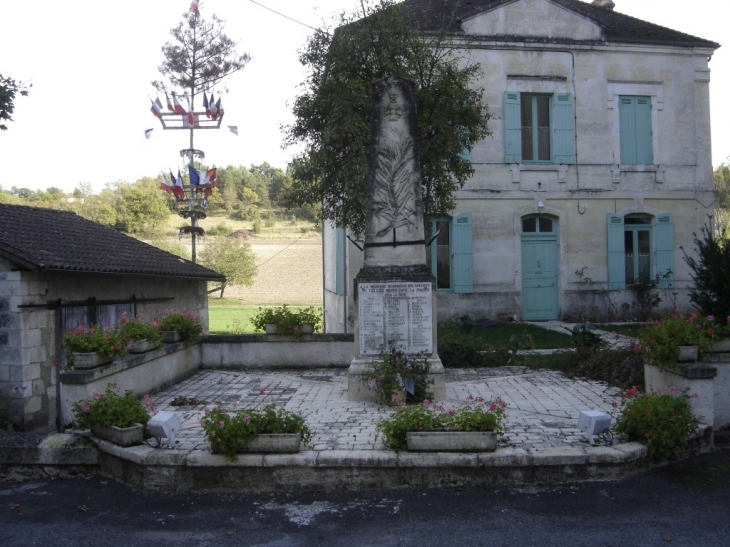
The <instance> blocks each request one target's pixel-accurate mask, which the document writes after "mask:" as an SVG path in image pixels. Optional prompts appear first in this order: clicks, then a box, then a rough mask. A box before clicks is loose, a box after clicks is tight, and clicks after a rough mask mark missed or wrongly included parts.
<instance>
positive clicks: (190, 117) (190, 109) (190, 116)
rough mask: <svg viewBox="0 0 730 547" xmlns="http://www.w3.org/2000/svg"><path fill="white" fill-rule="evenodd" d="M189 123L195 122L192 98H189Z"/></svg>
mask: <svg viewBox="0 0 730 547" xmlns="http://www.w3.org/2000/svg"><path fill="white" fill-rule="evenodd" d="M188 123H189V124H190V125H193V124H194V123H195V120H194V119H193V109H192V107H191V106H190V100H188Z"/></svg>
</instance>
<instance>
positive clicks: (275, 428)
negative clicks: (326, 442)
mask: <svg viewBox="0 0 730 547" xmlns="http://www.w3.org/2000/svg"><path fill="white" fill-rule="evenodd" d="M202 426H203V430H204V431H205V438H206V440H207V441H208V442H209V443H210V446H211V449H212V451H213V452H222V453H223V454H224V455H225V457H226V459H228V460H229V461H235V460H236V453H237V452H275V453H287V452H298V451H299V446H300V444H301V443H305V444H306V443H308V442H309V441H310V439H311V437H312V433H311V431H310V430H309V427H307V425H306V424H305V423H304V420H303V419H302V418H301V416H298V415H297V414H294V413H292V412H289V411H288V410H285V409H283V408H279V409H277V408H276V407H275V406H274V405H268V406H266V407H264V408H263V409H256V408H247V409H244V410H239V411H238V412H235V413H231V412H229V411H227V410H226V409H224V408H221V407H218V408H215V409H213V410H208V409H206V411H205V416H204V417H203V420H202Z"/></svg>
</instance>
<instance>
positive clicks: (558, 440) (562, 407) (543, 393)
mask: <svg viewBox="0 0 730 547" xmlns="http://www.w3.org/2000/svg"><path fill="white" fill-rule="evenodd" d="M470 396H472V397H474V398H476V397H482V398H484V399H485V400H489V399H492V398H494V397H497V396H499V397H501V398H502V399H504V400H505V401H506V402H507V404H508V407H507V420H506V425H507V429H508V431H507V432H506V434H505V435H504V436H503V437H501V438H500V439H499V446H500V447H516V448H522V449H527V450H531V451H540V450H541V449H545V448H550V447H570V446H586V445H587V438H586V436H585V435H584V434H583V433H582V432H581V431H580V430H579V429H578V428H577V421H578V414H579V412H580V411H581V410H602V411H604V412H609V411H610V409H611V403H612V402H614V401H615V402H618V401H620V396H619V390H618V389H614V388H609V387H607V386H606V385H605V384H602V383H599V382H592V381H585V380H569V379H567V378H565V377H564V376H563V375H562V374H561V373H560V372H556V371H549V370H537V371H536V370H531V369H527V368H524V367H501V368H491V369H469V368H465V369H450V370H447V371H446V400H444V401H439V403H440V404H442V405H443V406H444V407H445V408H447V409H451V408H457V407H459V406H463V405H467V404H468V398H469V397H470ZM154 399H155V401H156V403H157V408H158V410H174V411H175V412H176V413H177V414H178V416H179V417H180V421H181V423H182V430H181V431H180V433H179V434H178V441H179V442H178V447H179V448H182V449H186V450H209V449H210V446H209V445H208V443H207V442H206V441H205V438H204V434H203V430H202V427H201V426H200V420H201V418H202V417H203V415H204V410H205V408H206V407H208V408H212V407H215V406H224V407H225V408H228V409H230V410H237V409H242V408H247V407H263V406H265V405H267V404H272V403H273V404H275V405H277V406H279V407H284V408H286V409H287V410H290V411H292V412H296V413H298V414H300V415H301V416H302V417H303V418H304V419H305V421H306V423H307V425H308V426H309V427H310V429H311V430H312V433H313V439H312V442H311V443H310V446H309V447H305V448H304V450H313V451H326V450H358V451H359V450H384V447H383V445H382V442H381V439H380V435H379V432H378V429H377V427H376V426H377V423H378V422H379V421H380V420H382V419H383V418H386V417H388V416H390V415H391V414H392V412H393V408H392V407H387V406H383V405H379V404H377V403H371V402H362V401H348V400H347V369H331V368H329V369H308V370H296V371H294V370H279V371H273V370H272V371H260V370H256V371H253V370H252V371H230V370H225V371H224V370H202V371H200V372H197V373H196V374H194V375H193V376H191V377H190V378H188V379H187V380H185V381H183V382H180V383H178V384H175V385H174V386H171V387H169V388H168V389H166V390H164V391H161V392H159V393H158V394H157V395H155V397H154ZM173 403H175V404H174V405H173ZM180 403H184V404H182V405H180Z"/></svg>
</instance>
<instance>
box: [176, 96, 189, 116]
mask: <svg viewBox="0 0 730 547" xmlns="http://www.w3.org/2000/svg"><path fill="white" fill-rule="evenodd" d="M172 103H173V112H175V113H176V114H187V112H185V107H184V106H183V105H181V104H180V101H178V100H177V97H176V96H175V94H174V93H173V94H172Z"/></svg>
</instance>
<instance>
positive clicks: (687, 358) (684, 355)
mask: <svg viewBox="0 0 730 547" xmlns="http://www.w3.org/2000/svg"><path fill="white" fill-rule="evenodd" d="M699 357H700V347H699V346H679V357H678V358H677V362H678V363H695V362H697V359H699Z"/></svg>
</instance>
